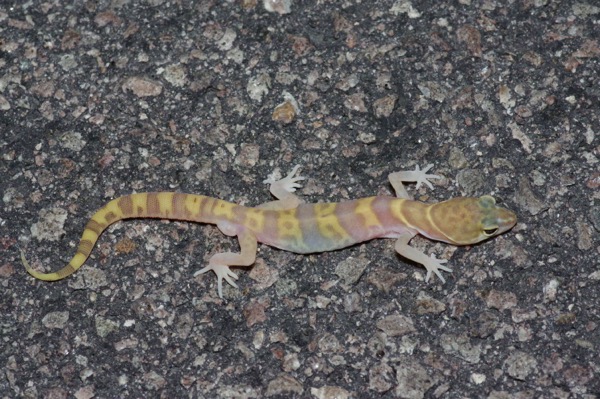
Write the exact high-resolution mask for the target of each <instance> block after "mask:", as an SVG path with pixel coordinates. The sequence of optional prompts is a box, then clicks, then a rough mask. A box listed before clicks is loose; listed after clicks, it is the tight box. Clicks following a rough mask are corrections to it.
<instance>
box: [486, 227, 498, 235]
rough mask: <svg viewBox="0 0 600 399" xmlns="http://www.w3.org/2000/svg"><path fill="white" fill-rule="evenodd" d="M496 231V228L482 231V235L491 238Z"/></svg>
mask: <svg viewBox="0 0 600 399" xmlns="http://www.w3.org/2000/svg"><path fill="white" fill-rule="evenodd" d="M497 231H498V228H497V227H493V228H491V229H483V233H484V234H485V235H486V236H493V235H494V234H496V232H497Z"/></svg>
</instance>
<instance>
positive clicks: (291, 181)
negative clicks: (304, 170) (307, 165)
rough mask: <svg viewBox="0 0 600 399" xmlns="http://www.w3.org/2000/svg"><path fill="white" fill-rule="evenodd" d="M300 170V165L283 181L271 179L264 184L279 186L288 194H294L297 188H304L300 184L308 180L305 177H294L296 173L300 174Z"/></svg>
mask: <svg viewBox="0 0 600 399" xmlns="http://www.w3.org/2000/svg"><path fill="white" fill-rule="evenodd" d="M298 169H300V165H296V166H294V169H292V171H291V172H290V173H289V174H288V175H287V176H286V177H284V178H283V179H279V180H275V179H273V178H272V177H269V178H268V179H266V180H264V181H263V183H265V184H271V185H272V186H273V185H278V186H279V187H280V188H282V189H283V190H285V191H287V192H288V193H293V192H294V191H296V189H297V188H300V187H302V186H301V185H300V183H298V182H299V181H300V180H305V179H306V178H305V177H304V176H294V175H295V174H296V172H298Z"/></svg>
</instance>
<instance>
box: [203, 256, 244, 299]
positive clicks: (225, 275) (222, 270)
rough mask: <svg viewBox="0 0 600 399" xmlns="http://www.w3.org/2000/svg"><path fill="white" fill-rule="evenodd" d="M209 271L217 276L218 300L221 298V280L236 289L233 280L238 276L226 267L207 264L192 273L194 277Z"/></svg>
mask: <svg viewBox="0 0 600 399" xmlns="http://www.w3.org/2000/svg"><path fill="white" fill-rule="evenodd" d="M211 270H212V271H213V272H215V274H216V275H217V291H218V293H219V298H223V279H225V281H227V282H228V283H229V284H230V285H231V286H232V287H235V288H238V286H237V284H236V283H235V281H233V280H234V279H235V280H237V279H238V275H237V274H235V273H234V272H232V271H231V269H229V266H227V265H222V264H216V263H212V262H209V263H208V266H206V267H205V268H202V269H200V270H198V271H197V272H196V273H194V277H196V276H198V275H200V274H203V273H207V272H209V271H211Z"/></svg>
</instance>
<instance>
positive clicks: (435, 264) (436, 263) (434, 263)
mask: <svg viewBox="0 0 600 399" xmlns="http://www.w3.org/2000/svg"><path fill="white" fill-rule="evenodd" d="M446 262H448V261H447V260H446V259H436V258H435V257H434V256H433V255H431V257H429V258H428V259H427V261H426V262H424V263H423V266H425V268H426V269H427V275H426V276H425V282H428V281H429V279H430V278H431V274H432V273H435V275H436V276H438V278H439V279H440V280H442V283H445V282H446V280H445V279H444V277H443V276H442V273H440V270H443V271H445V272H448V273H452V269H450V268H448V267H446V266H442V263H446Z"/></svg>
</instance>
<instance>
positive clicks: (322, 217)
mask: <svg viewBox="0 0 600 399" xmlns="http://www.w3.org/2000/svg"><path fill="white" fill-rule="evenodd" d="M336 207H337V204H334V203H329V204H315V205H314V209H315V216H316V218H315V221H316V223H317V229H318V230H319V233H320V234H321V236H323V237H325V238H330V239H335V240H340V239H346V238H349V237H350V235H349V234H348V232H347V231H346V230H344V228H343V227H342V225H341V224H340V220H339V219H338V217H337V216H336V215H335V208H336Z"/></svg>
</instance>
